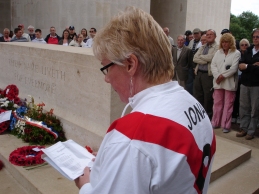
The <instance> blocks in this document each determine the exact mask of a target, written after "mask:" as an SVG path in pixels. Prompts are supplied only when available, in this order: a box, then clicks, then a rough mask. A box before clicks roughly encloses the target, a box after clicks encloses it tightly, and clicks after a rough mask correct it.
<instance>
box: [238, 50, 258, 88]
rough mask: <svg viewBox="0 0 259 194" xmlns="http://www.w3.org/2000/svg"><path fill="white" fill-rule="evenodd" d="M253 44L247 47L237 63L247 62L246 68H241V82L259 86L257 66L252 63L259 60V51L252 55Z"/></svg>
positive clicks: (246, 84)
mask: <svg viewBox="0 0 259 194" xmlns="http://www.w3.org/2000/svg"><path fill="white" fill-rule="evenodd" d="M253 48H254V45H252V46H250V47H249V48H247V50H246V52H245V54H244V55H243V57H242V58H241V60H240V62H239V63H245V64H247V69H245V70H242V74H241V84H243V85H245V86H259V66H257V65H253V64H254V63H255V62H259V52H257V53H256V54H255V55H254V56H253V51H252V49H253Z"/></svg>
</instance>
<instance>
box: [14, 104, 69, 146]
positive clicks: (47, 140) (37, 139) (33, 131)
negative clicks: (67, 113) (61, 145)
mask: <svg viewBox="0 0 259 194" xmlns="http://www.w3.org/2000/svg"><path fill="white" fill-rule="evenodd" d="M44 105H45V104H44V103H42V104H38V105H35V104H34V103H33V102H32V103H31V104H30V105H29V106H28V108H29V109H28V111H27V113H26V114H25V116H26V117H29V118H31V119H32V120H34V121H42V122H43V123H44V125H47V126H48V127H50V128H52V130H53V131H55V132H56V133H57V134H58V138H57V139H55V138H54V136H53V135H52V134H50V133H48V132H46V131H45V130H43V129H42V128H39V127H37V126H33V125H28V124H25V123H23V122H20V121H18V123H17V124H16V126H15V128H14V129H13V130H12V132H11V133H12V134H13V135H15V136H17V137H18V138H21V139H22V140H24V141H25V142H28V143H29V144H31V145H46V144H54V143H56V142H58V141H65V140H66V137H65V133H64V131H63V127H62V125H61V123H60V120H59V119H57V118H56V117H55V116H54V115H53V110H52V109H51V111H50V112H47V113H44V112H43V106H44Z"/></svg>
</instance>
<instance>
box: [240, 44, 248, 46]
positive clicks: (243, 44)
mask: <svg viewBox="0 0 259 194" xmlns="http://www.w3.org/2000/svg"><path fill="white" fill-rule="evenodd" d="M240 46H248V44H241V45H240Z"/></svg>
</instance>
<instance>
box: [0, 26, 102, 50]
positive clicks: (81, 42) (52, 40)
mask: <svg viewBox="0 0 259 194" xmlns="http://www.w3.org/2000/svg"><path fill="white" fill-rule="evenodd" d="M27 29H28V33H26V32H25V31H24V25H23V24H19V25H18V27H17V28H15V29H14V33H13V32H12V31H10V30H9V29H8V28H5V29H4V31H3V35H2V36H1V34H0V42H35V43H43V44H56V45H63V46H74V47H87V48H91V47H92V45H93V38H94V36H95V34H96V32H97V30H96V28H91V29H90V30H89V36H88V35H87V30H86V29H85V28H83V29H82V30H81V31H80V33H78V34H77V33H76V32H75V27H74V26H69V27H66V28H65V29H64V31H63V33H62V36H59V35H58V34H57V33H56V28H55V27H54V26H51V27H50V33H49V34H48V35H47V36H46V37H45V38H43V37H42V32H41V29H34V27H33V26H32V25H29V26H28V28H27Z"/></svg>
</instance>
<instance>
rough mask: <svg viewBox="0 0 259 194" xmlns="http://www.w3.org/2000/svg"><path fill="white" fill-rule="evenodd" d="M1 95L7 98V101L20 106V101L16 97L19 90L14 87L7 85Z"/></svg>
mask: <svg viewBox="0 0 259 194" xmlns="http://www.w3.org/2000/svg"><path fill="white" fill-rule="evenodd" d="M2 95H3V96H4V97H7V98H8V99H9V100H13V101H14V103H15V104H18V105H20V103H21V100H20V98H19V97H18V95H19V89H18V88H17V86H16V85H8V86H7V87H6V88H5V89H4V90H3V91H2Z"/></svg>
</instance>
